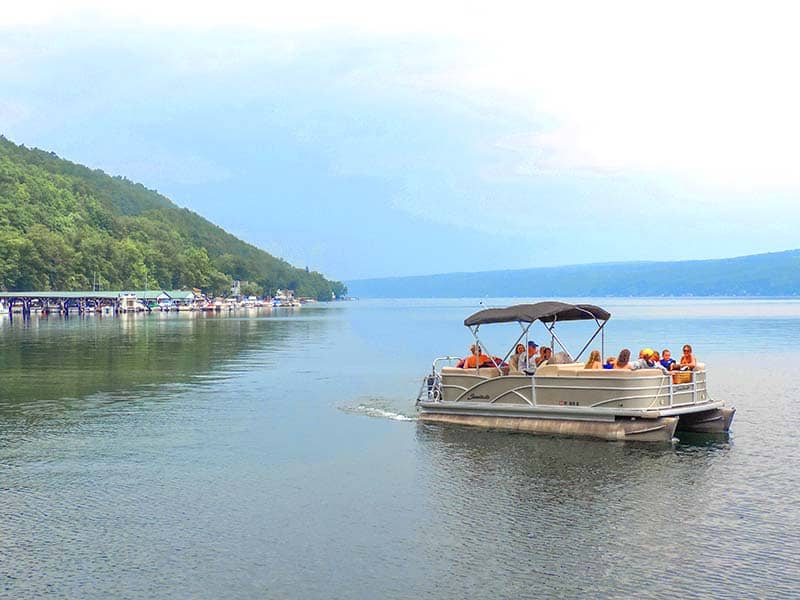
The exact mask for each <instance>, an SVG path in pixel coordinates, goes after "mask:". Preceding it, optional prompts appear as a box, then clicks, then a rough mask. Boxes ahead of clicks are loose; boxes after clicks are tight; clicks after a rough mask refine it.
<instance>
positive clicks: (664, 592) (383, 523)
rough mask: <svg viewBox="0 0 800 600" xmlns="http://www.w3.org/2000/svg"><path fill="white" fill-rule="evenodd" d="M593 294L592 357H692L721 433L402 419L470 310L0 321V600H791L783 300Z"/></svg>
mask: <svg viewBox="0 0 800 600" xmlns="http://www.w3.org/2000/svg"><path fill="white" fill-rule="evenodd" d="M484 302H485V304H487V305H493V306H498V305H503V304H506V303H516V302H520V300H519V299H514V300H502V299H495V300H491V301H484ZM596 302H597V303H598V304H600V305H602V306H604V307H606V308H608V309H609V310H610V311H611V312H612V314H613V315H614V316H613V318H612V320H611V321H610V323H609V325H608V332H607V334H606V338H605V343H606V352H605V353H606V355H611V354H616V353H617V352H618V351H619V349H620V348H621V347H622V346H627V347H629V348H634V349H638V348H639V347H642V346H651V347H656V348H657V349H659V350H660V349H661V348H663V347H670V348H671V349H672V350H673V353H674V354H679V350H680V346H681V345H682V344H683V343H685V342H689V343H692V345H693V346H694V348H695V353H696V355H697V356H698V358H699V359H700V360H702V361H704V362H706V363H707V364H708V365H709V370H710V374H709V386H710V391H711V394H712V396H713V397H715V398H722V399H725V400H726V401H727V402H728V403H729V404H732V405H734V406H736V408H737V414H736V418H735V419H734V422H733V430H732V433H731V434H730V435H729V436H722V437H719V436H718V437H703V436H695V437H684V438H681V439H680V440H678V441H676V442H675V443H673V444H663V445H662V444H655V445H653V444H649V445H648V444H633V443H616V442H603V441H593V440H582V439H559V438H548V437H535V436H528V435H522V434H510V433H502V432H492V431H483V430H473V429H466V428H459V427H452V426H439V425H437V426H434V425H425V424H422V423H419V422H417V421H416V420H415V419H414V417H415V411H414V407H413V398H414V397H415V396H416V393H417V390H418V387H419V383H420V379H421V377H422V375H423V374H424V373H425V372H426V371H428V370H429V369H430V362H431V359H432V358H433V357H435V356H442V355H445V354H464V353H465V352H466V349H467V347H468V346H469V344H470V341H471V337H470V335H469V333H468V331H467V330H466V328H464V327H463V325H462V322H463V319H464V318H465V317H466V316H467V315H468V314H470V313H472V312H474V311H476V310H479V309H480V308H481V306H480V305H479V303H478V301H477V300H471V299H465V300H424V301H423V300H419V301H407V300H403V301H360V302H345V303H336V304H330V305H307V306H304V307H303V308H302V309H299V310H294V311H291V310H281V311H277V310H276V311H274V312H263V313H255V312H254V313H252V314H244V315H243V314H242V313H236V314H235V315H233V316H228V315H222V316H205V315H194V314H186V313H182V314H175V313H173V314H152V315H130V316H120V317H101V316H87V317H85V318H77V317H71V318H69V319H62V318H58V317H52V316H51V317H50V318H40V317H36V316H34V317H33V318H32V319H31V320H30V321H22V320H21V319H19V318H15V319H14V320H13V321H12V320H10V319H9V318H8V317H7V316H5V317H2V318H0V597H8V598H36V597H45V596H46V597H48V598H112V597H114V598H156V597H157V598H223V597H224V598H234V597H235V598H251V597H254V598H304V599H305V598H325V599H328V598H365V599H373V598H433V599H438V598H525V597H528V598H533V597H568V596H578V595H589V596H596V597H625V598H628V597H640V598H641V597H651V598H664V597H684V596H694V597H715V596H716V597H726V598H729V597H759V598H767V597H772V598H785V597H790V596H794V597H797V596H798V594H800V558H798V557H800V534H798V525H800V471H799V470H798V466H800V465H798V456H800V444H798V436H797V431H796V430H797V426H796V424H797V421H798V418H797V415H798V412H797V407H798V402H799V401H800V385H798V376H800V369H798V364H799V362H798V353H797V341H798V339H800V301H796V300H744V301H743V300H718V299H714V300H706V299H679V300H661V299H659V300H638V299H637V300H627V299H626V300H617V299H611V300H609V299H603V300H601V301H596ZM571 325H575V328H574V329H575V331H574V332H572V333H570V332H571V330H572V329H573V327H571ZM484 330H485V333H486V334H487V335H486V340H485V341H486V345H487V346H488V348H489V350H490V351H491V352H493V353H495V354H498V353H501V354H502V353H504V351H505V350H506V346H508V345H510V344H511V342H512V341H513V339H514V337H515V333H516V331H518V329H517V330H514V329H513V328H511V329H508V328H503V327H502V326H500V327H498V328H497V331H493V330H492V328H491V327H487V328H485V329H484ZM541 331H542V330H541V329H539V330H538V335H535V336H533V337H534V339H537V341H540V342H541V341H542V340H544V337H543V336H542V335H541ZM586 331H588V330H587V329H585V328H583V325H582V324H565V325H564V326H563V327H562V329H561V332H562V333H564V334H565V335H564V338H563V339H564V340H565V342H566V343H567V345H568V346H570V347H574V345H575V344H577V342H578V341H579V338H580V337H581V336H582V335H584V334H585V333H586ZM597 342H598V343H596V344H593V347H595V346H596V347H599V340H598V341H597Z"/></svg>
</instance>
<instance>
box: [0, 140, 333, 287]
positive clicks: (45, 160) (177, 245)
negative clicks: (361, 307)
mask: <svg viewBox="0 0 800 600" xmlns="http://www.w3.org/2000/svg"><path fill="white" fill-rule="evenodd" d="M95 278H99V281H100V283H101V284H102V285H103V287H104V288H105V289H114V288H116V289H143V288H145V287H149V288H154V287H156V288H161V289H180V288H190V287H197V288H201V289H203V291H205V292H208V293H213V294H220V293H226V292H228V291H229V290H230V288H231V282H232V280H235V279H236V280H240V281H242V282H243V285H242V288H241V291H242V293H244V294H255V295H262V294H264V293H270V292H273V291H275V290H276V289H277V288H289V289H293V290H295V292H296V295H298V296H311V297H315V298H317V299H320V300H330V299H331V296H332V295H333V294H335V295H336V296H341V295H343V294H345V293H346V288H345V286H344V284H342V283H341V282H339V281H331V280H328V279H326V278H325V277H324V276H323V275H322V274H321V273H317V272H315V271H309V270H308V269H307V268H306V269H299V268H297V267H294V266H292V265H290V264H289V263H288V262H286V261H285V260H283V259H280V258H276V257H275V256H272V255H271V254H269V253H267V252H265V251H263V250H261V249H259V248H256V247H255V246H253V245H252V244H248V243H247V242H244V241H242V240H240V239H238V238H237V237H235V236H233V235H231V234H230V233H228V232H226V231H224V230H223V229H222V228H220V227H218V226H217V225H214V224H213V223H211V222H209V221H208V220H206V219H204V218H203V217H201V216H200V215H198V214H196V213H193V212H192V211H190V210H188V209H185V208H180V207H178V206H176V205H175V204H173V203H172V202H171V201H170V200H169V199H168V198H166V197H164V196H162V195H161V194H159V193H157V192H155V191H153V190H149V189H147V188H146V187H144V186H143V185H141V184H138V183H133V182H131V181H129V180H127V179H125V178H123V177H111V176H109V175H107V174H105V173H104V172H103V171H100V170H92V169H89V168H87V167H85V166H82V165H78V164H75V163H72V162H70V161H67V160H64V159H61V158H59V157H58V156H56V155H55V154H54V153H52V152H44V151H42V150H37V149H29V148H26V147H25V146H20V145H17V144H14V143H13V142H11V141H9V140H7V139H6V138H5V137H3V136H0V290H9V291H19V290H40V291H46V290H64V291H69V290H78V289H84V290H85V289H91V287H92V284H93V283H94V281H95Z"/></svg>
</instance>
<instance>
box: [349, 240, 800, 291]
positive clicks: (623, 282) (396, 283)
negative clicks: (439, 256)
mask: <svg viewBox="0 0 800 600" xmlns="http://www.w3.org/2000/svg"><path fill="white" fill-rule="evenodd" d="M347 286H348V289H349V293H350V294H351V295H353V296H356V297H361V298H435V297H438V298H460V297H486V296H488V297H553V296H554V297H586V296H796V295H798V294H799V293H800V250H787V251H785V252H774V253H769V254H755V255H751V256H741V257H738V258H725V259H717V260H691V261H679V262H629V263H613V264H591V265H574V266H566V267H547V268H537V269H520V270H511V271H484V272H480V273H445V274H441V275H425V276H417V277H389V278H382V279H361V280H353V281H348V282H347Z"/></svg>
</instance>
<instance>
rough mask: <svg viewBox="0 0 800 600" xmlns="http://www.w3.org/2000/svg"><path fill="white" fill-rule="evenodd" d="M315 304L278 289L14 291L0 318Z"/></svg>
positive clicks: (1, 304) (2, 300) (4, 296)
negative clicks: (254, 292) (246, 292)
mask: <svg viewBox="0 0 800 600" xmlns="http://www.w3.org/2000/svg"><path fill="white" fill-rule="evenodd" d="M314 302H316V301H315V300H314V299H312V298H296V297H295V296H294V292H293V291H292V290H278V291H277V292H276V293H275V295H274V296H272V297H268V298H266V299H265V298H258V297H256V296H248V297H241V296H238V295H237V296H229V297H225V298H220V297H208V296H206V295H204V294H203V293H202V292H201V291H200V290H139V291H135V290H134V291H130V290H127V291H17V292H0V315H2V314H7V315H8V316H13V315H14V314H19V315H21V316H22V317H23V318H27V317H29V316H30V315H31V314H34V313H41V314H49V313H53V314H61V315H69V314H78V315H84V314H94V313H97V314H104V315H108V314H123V313H137V312H147V313H149V312H153V311H159V312H170V311H175V312H179V311H199V312H231V311H235V310H239V309H257V308H299V307H300V306H302V305H303V304H309V303H314Z"/></svg>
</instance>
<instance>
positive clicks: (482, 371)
mask: <svg viewBox="0 0 800 600" xmlns="http://www.w3.org/2000/svg"><path fill="white" fill-rule="evenodd" d="M442 375H477V376H479V377H489V378H491V377H500V375H502V372H501V371H500V370H499V369H498V368H497V367H481V368H479V369H459V368H458V367H442Z"/></svg>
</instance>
